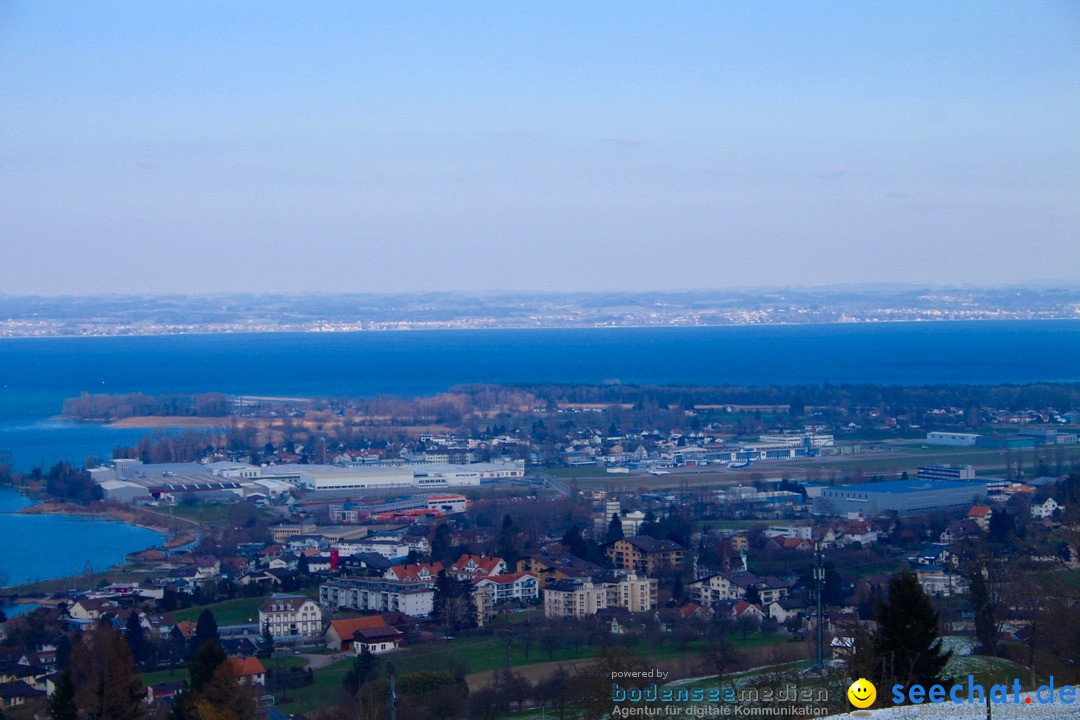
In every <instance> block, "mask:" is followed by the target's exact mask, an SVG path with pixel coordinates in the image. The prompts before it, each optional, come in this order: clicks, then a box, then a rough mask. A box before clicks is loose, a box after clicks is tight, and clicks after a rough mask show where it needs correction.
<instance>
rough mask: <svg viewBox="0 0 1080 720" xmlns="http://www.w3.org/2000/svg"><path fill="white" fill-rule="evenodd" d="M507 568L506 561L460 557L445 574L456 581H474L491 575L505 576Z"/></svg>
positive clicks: (469, 556) (483, 557)
mask: <svg viewBox="0 0 1080 720" xmlns="http://www.w3.org/2000/svg"><path fill="white" fill-rule="evenodd" d="M508 570H509V568H507V567H506V561H505V560H503V559H502V558H498V557H487V556H485V555H468V554H466V555H462V556H461V557H459V558H458V559H457V560H455V561H454V564H453V565H451V566H450V567H449V568H448V569H447V571H446V574H447V575H450V576H451V577H455V578H457V579H458V580H475V579H479V578H485V577H490V576H492V575H505V574H506V573H507V571H508Z"/></svg>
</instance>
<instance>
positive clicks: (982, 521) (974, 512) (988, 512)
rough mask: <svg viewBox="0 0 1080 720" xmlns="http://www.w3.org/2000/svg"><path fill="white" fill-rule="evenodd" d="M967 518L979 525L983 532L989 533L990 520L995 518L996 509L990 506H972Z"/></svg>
mask: <svg viewBox="0 0 1080 720" xmlns="http://www.w3.org/2000/svg"><path fill="white" fill-rule="evenodd" d="M967 516H968V519H969V520H974V521H975V522H976V523H978V525H979V527H980V528H982V530H983V532H988V531H989V530H990V518H992V517H993V516H994V509H993V508H991V507H990V506H989V505H972V506H971V509H970V510H968V514H967Z"/></svg>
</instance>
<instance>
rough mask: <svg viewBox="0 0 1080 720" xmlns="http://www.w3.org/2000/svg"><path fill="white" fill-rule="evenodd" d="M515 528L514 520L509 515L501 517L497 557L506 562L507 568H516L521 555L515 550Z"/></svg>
mask: <svg viewBox="0 0 1080 720" xmlns="http://www.w3.org/2000/svg"><path fill="white" fill-rule="evenodd" d="M516 539H517V528H516V527H514V520H513V518H511V517H510V516H509V515H503V520H502V528H501V529H500V530H499V541H498V544H497V545H496V548H497V552H498V553H499V557H501V558H502V559H503V560H505V561H506V565H507V567H510V568H513V567H516V566H517V561H518V560H519V559H520V558H521V553H519V552H518V549H517V542H516Z"/></svg>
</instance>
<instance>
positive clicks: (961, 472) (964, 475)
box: [918, 465, 975, 480]
mask: <svg viewBox="0 0 1080 720" xmlns="http://www.w3.org/2000/svg"><path fill="white" fill-rule="evenodd" d="M918 476H919V479H920V480H974V479H975V466H974V465H922V466H920V467H919V469H918Z"/></svg>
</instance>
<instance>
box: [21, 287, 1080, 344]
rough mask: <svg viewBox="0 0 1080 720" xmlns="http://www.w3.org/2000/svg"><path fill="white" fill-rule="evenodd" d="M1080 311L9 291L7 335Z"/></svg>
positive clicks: (859, 299)
mask: <svg viewBox="0 0 1080 720" xmlns="http://www.w3.org/2000/svg"><path fill="white" fill-rule="evenodd" d="M993 319H1011V320H1024V319H1032V320H1034V319H1080V288H1077V287H1067V288H1053V287H1040V288H1033V287H1028V288H1018V287H1009V288H971V287H955V288H915V287H904V286H889V287H887V288H866V287H861V286H851V287H837V286H833V287H827V288H788V289H768V290H760V289H757V290H754V289H748V290H727V291H678V292H618V293H615V292H597V293H590V292H578V293H537V292H520V293H514V292H502V293H443V292H440V293H414V294H400V295H375V294H334V295H330V294H303V295H275V294H215V295H202V296H185V295H155V296H131V295H107V296H87V297H26V296H3V295H0V336H2V337H47V336H93V335H162V334H180V333H205V332H350V331H362V330H406V329H476V328H543V327H551V328H569V327H631V326H639V327H640V326H646V327H649V326H658V327H659V326H706V325H768V324H793V323H835V322H889V321H923V320H993Z"/></svg>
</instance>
